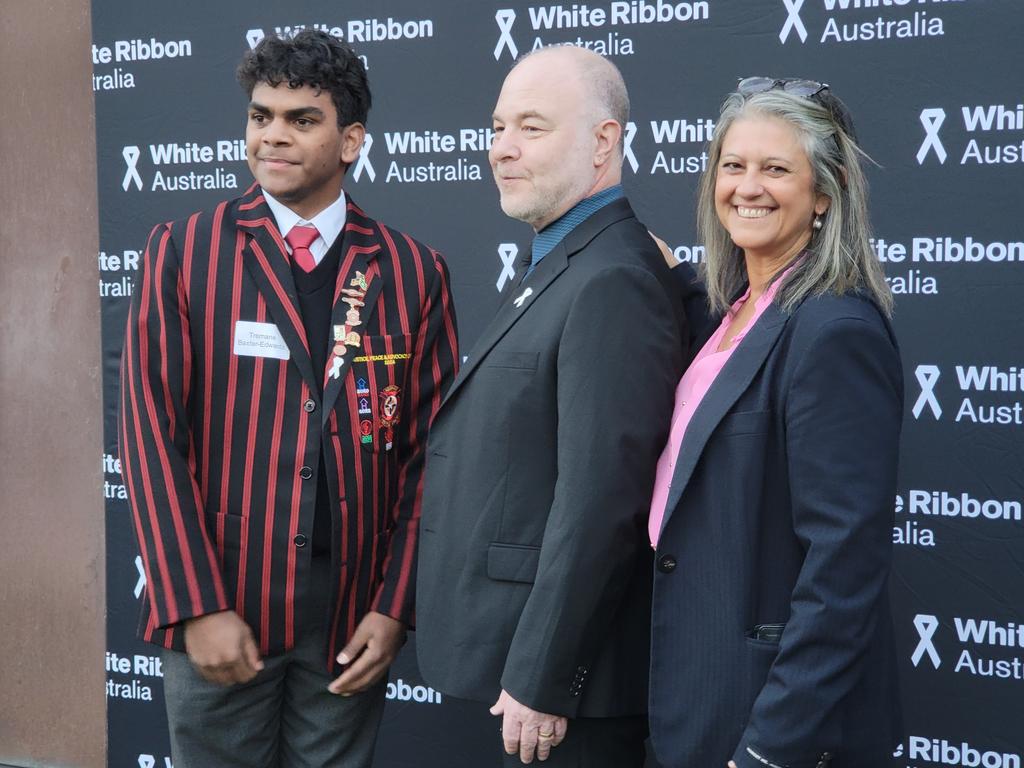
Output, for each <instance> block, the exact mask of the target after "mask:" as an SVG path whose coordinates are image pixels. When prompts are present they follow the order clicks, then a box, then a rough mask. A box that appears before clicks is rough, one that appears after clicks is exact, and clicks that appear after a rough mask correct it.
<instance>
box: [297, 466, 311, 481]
mask: <svg viewBox="0 0 1024 768" xmlns="http://www.w3.org/2000/svg"><path fill="white" fill-rule="evenodd" d="M312 476H313V470H312V469H310V468H309V467H302V468H301V469H300V470H299V477H301V478H302V479H303V480H309V478H311V477H312Z"/></svg>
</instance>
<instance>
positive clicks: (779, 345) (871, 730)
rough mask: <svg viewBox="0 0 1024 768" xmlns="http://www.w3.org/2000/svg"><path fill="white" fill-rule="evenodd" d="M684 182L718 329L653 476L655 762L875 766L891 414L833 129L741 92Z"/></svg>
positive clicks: (748, 85) (835, 119)
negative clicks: (700, 166) (700, 172)
mask: <svg viewBox="0 0 1024 768" xmlns="http://www.w3.org/2000/svg"><path fill="white" fill-rule="evenodd" d="M708 154H709V163H708V169H707V172H706V173H705V175H704V178H703V180H702V182H701V187H700V196H699V203H698V224H699V227H700V229H701V234H702V237H703V239H704V242H705V245H706V253H707V259H706V264H705V268H706V270H705V278H706V283H707V289H708V298H709V301H710V303H711V308H712V311H713V312H715V311H718V312H723V313H724V316H723V317H722V322H721V325H720V326H719V327H718V330H717V331H716V332H715V333H714V335H713V336H712V337H711V338H710V340H709V341H708V342H707V344H706V345H705V346H704V347H703V349H701V351H700V352H699V353H698V355H697V357H696V358H695V360H694V362H693V364H692V365H691V366H690V368H689V370H687V372H686V374H685V375H684V377H683V379H682V381H681V382H680V384H679V388H678V390H677V393H676V408H675V413H674V415H673V424H672V431H671V436H670V439H669V443H668V445H667V446H666V448H665V452H664V453H663V454H662V457H661V460H660V462H659V465H658V478H657V481H656V486H655V491H654V498H653V501H652V506H651V520H650V533H651V541H652V544H653V545H654V546H655V549H656V556H655V562H656V574H655V585H654V605H653V638H652V659H651V664H652V671H651V699H650V717H651V731H652V740H653V744H654V748H655V752H656V753H657V755H658V758H659V759H660V761H661V762H662V764H663V765H664V766H665V768H697V767H698V766H699V767H700V768H704V767H705V766H708V767H712V766H720V768H725V766H726V765H727V764H729V765H735V766H737V767H738V768H764V766H769V767H771V766H785V767H786V768H814V767H815V766H824V765H831V766H832V767H833V768H852V767H854V766H855V767H856V768H877V766H881V765H885V764H887V758H888V757H889V756H890V755H891V753H892V749H893V747H894V746H895V743H896V735H895V730H896V729H895V726H896V724H897V722H898V710H899V703H898V694H897V690H896V679H895V678H896V666H895V656H894V649H893V639H892V624H891V618H890V615H889V607H888V601H887V595H886V586H887V584H886V583H887V577H888V573H889V565H890V556H891V526H892V513H893V506H892V499H893V497H894V495H895V490H896V489H895V486H896V462H897V452H898V442H899V431H900V423H901V420H902V402H903V394H902V387H903V385H902V374H901V366H900V359H899V353H898V351H897V347H896V342H895V340H894V338H893V335H892V330H891V328H890V326H889V323H888V320H887V317H888V315H889V313H890V311H891V306H892V298H891V296H890V293H889V290H888V287H887V286H886V283H885V279H884V277H883V274H882V270H881V268H880V266H879V264H878V261H877V260H876V259H875V258H874V255H873V253H872V251H871V248H870V246H869V242H868V237H869V232H868V220H867V208H866V185H865V180H864V177H863V174H862V171H861V168H860V157H861V152H860V150H859V148H858V147H857V144H856V140H855V137H854V133H853V128H852V123H851V120H850V118H849V115H848V113H847V111H846V109H845V107H844V106H843V105H842V103H841V102H840V101H839V100H838V99H836V98H835V97H834V96H833V95H832V94H831V93H830V91H829V88H828V86H827V85H823V84H820V83H813V82H810V81H806V80H774V79H769V78H748V79H746V80H743V81H741V82H740V86H739V89H738V90H737V91H736V92H735V93H733V94H731V95H730V96H729V97H728V98H727V99H726V101H725V103H724V105H723V107H722V113H721V116H720V118H719V122H718V126H717V129H716V132H715V136H714V139H713V141H712V142H711V146H710V149H709V152H708Z"/></svg>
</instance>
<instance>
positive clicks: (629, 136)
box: [622, 120, 640, 173]
mask: <svg viewBox="0 0 1024 768" xmlns="http://www.w3.org/2000/svg"><path fill="white" fill-rule="evenodd" d="M634 136H636V123H634V122H633V121H632V120H630V121H629V122H628V123H626V135H625V137H624V139H623V148H622V159H623V160H625V161H626V162H627V163H629V167H630V168H632V169H633V173H636V172H637V171H638V170H639V169H640V163H638V162H637V161H636V155H634V154H633V137H634Z"/></svg>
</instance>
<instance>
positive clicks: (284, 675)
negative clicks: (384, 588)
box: [162, 606, 387, 768]
mask: <svg viewBox="0 0 1024 768" xmlns="http://www.w3.org/2000/svg"><path fill="white" fill-rule="evenodd" d="M324 610H326V606H324ZM313 616H316V617H322V616H324V612H318V611H311V617H313ZM308 624H309V626H308V628H305V629H304V631H303V632H302V633H301V634H300V636H299V638H298V641H297V643H296V646H295V648H294V649H292V650H291V651H290V652H288V653H286V654H284V655H282V656H274V657H270V658H265V659H264V660H263V662H264V664H265V667H264V669H263V670H262V671H261V672H260V673H259V674H258V675H257V676H256V677H255V678H253V679H252V680H250V681H249V682H248V683H243V684H240V685H232V686H229V687H227V688H225V687H222V686H219V685H216V684H214V683H209V682H207V681H206V680H204V679H203V678H202V677H201V676H200V675H199V673H198V672H197V671H196V670H195V668H194V667H193V666H192V663H191V662H190V661H189V660H188V656H187V655H186V654H184V653H180V652H178V651H170V650H165V651H164V652H163V657H162V658H163V671H164V699H165V701H166V704H167V722H168V726H169V729H170V735H171V756H172V760H173V761H174V766H175V768H369V766H370V765H371V763H372V761H373V749H374V744H375V742H376V740H377V728H378V726H379V725H380V718H381V714H382V713H383V711H384V693H385V690H386V686H387V680H386V679H381V680H380V681H379V682H378V683H377V684H376V685H375V686H374V687H373V688H371V689H370V690H368V691H365V692H364V693H361V694H357V695H355V696H349V697H343V696H335V695H334V694H332V693H330V692H328V690H327V684H328V683H329V682H330V681H331V679H332V678H331V676H330V675H329V674H328V672H327V666H326V664H325V659H324V648H326V641H325V638H324V632H323V629H322V626H321V621H319V620H315V619H311V620H310V622H309V623H308Z"/></svg>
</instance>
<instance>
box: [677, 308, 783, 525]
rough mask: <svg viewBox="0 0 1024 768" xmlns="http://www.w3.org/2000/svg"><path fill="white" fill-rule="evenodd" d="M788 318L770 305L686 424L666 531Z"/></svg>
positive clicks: (737, 348) (730, 358)
mask: <svg viewBox="0 0 1024 768" xmlns="http://www.w3.org/2000/svg"><path fill="white" fill-rule="evenodd" d="M787 319H788V318H787V316H786V315H785V314H783V312H782V311H781V310H780V309H779V308H778V307H777V306H776V305H775V304H774V303H772V304H769V305H768V307H767V308H765V311H764V314H762V315H761V317H760V318H759V319H758V321H757V323H756V324H755V325H754V327H753V328H751V329H750V332H749V333H748V334H747V335H746V336H745V337H744V338H743V340H742V342H741V343H740V344H739V346H737V347H736V349H735V351H734V352H733V353H732V355H731V356H730V357H729V361H728V362H727V363H726V364H725V367H724V368H722V370H721V371H720V372H719V374H718V376H717V378H716V379H715V381H714V383H712V385H711V388H710V389H709V390H708V392H707V394H706V395H705V396H704V399H703V400H701V401H700V405H698V406H697V410H696V412H695V413H694V414H693V418H692V419H691V420H690V423H689V424H688V425H687V427H686V435H685V436H684V438H683V444H682V446H681V447H680V449H679V456H678V458H677V459H676V466H675V471H674V472H673V473H672V483H671V487H670V489H669V493H668V501H667V502H666V504H665V517H664V518H663V519H662V522H661V529H662V530H665V524H666V523H667V522H668V519H669V517H671V516H672V512H673V510H674V509H675V508H676V505H677V504H679V499H680V498H682V495H683V490H684V489H685V488H686V484H687V483H689V482H690V477H691V476H692V475H693V470H694V468H695V467H696V466H697V461H698V460H699V459H700V456H701V454H702V453H703V452H704V447H705V445H707V442H708V439H709V438H710V437H711V434H712V433H713V432H714V431H715V429H716V428H717V427H718V424H719V422H721V421H722V418H723V417H724V416H725V414H726V413H728V411H729V409H730V408H732V406H733V405H734V404H735V403H736V401H737V400H738V399H739V398H740V395H742V394H743V393H744V392H745V391H746V390H747V387H749V386H750V383H751V382H752V381H753V380H754V376H755V375H757V372H758V371H759V370H761V367H762V366H763V365H764V362H765V360H766V359H767V357H768V354H769V353H770V352H771V351H772V348H773V347H774V346H775V342H776V341H778V339H779V334H781V333H782V329H783V328H785V326H786V321H787Z"/></svg>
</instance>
